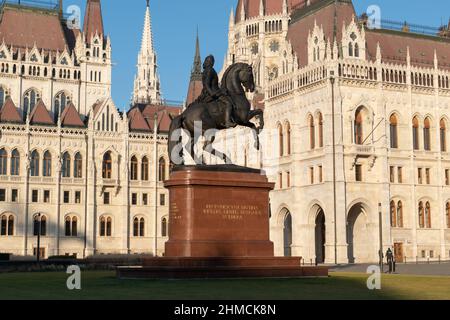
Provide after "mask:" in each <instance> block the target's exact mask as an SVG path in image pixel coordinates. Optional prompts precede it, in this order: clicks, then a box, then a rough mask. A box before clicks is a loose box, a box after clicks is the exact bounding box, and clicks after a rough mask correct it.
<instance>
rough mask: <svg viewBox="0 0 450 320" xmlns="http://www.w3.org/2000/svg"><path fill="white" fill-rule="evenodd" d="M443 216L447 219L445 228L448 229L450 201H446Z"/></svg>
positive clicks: (449, 224) (449, 223)
mask: <svg viewBox="0 0 450 320" xmlns="http://www.w3.org/2000/svg"><path fill="white" fill-rule="evenodd" d="M445 216H446V218H447V219H446V221H447V228H448V229H450V202H447V204H446V206H445Z"/></svg>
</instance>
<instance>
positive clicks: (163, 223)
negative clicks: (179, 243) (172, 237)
mask: <svg viewBox="0 0 450 320" xmlns="http://www.w3.org/2000/svg"><path fill="white" fill-rule="evenodd" d="M167 235H168V226H167V218H163V219H162V220H161V236H162V237H167Z"/></svg>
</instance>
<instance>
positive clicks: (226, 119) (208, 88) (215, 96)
mask: <svg viewBox="0 0 450 320" xmlns="http://www.w3.org/2000/svg"><path fill="white" fill-rule="evenodd" d="M214 62H215V60H214V56H212V55H209V56H208V57H206V59H205V62H204V63H203V75H202V82H203V90H202V93H201V95H200V96H199V97H198V98H197V100H196V101H195V102H196V103H211V102H214V101H219V100H220V101H222V102H223V104H224V105H225V110H223V119H221V120H222V121H221V123H219V124H220V125H221V126H223V127H225V128H234V127H236V125H237V124H236V123H235V121H234V120H233V101H232V100H231V98H230V97H229V96H228V95H227V94H226V93H225V92H224V91H223V90H222V89H220V88H219V78H218V76H217V72H216V70H214ZM211 109H212V108H210V111H212V110H211Z"/></svg>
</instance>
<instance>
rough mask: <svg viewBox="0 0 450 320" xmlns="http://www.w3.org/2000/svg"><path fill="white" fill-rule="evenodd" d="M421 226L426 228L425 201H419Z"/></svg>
mask: <svg viewBox="0 0 450 320" xmlns="http://www.w3.org/2000/svg"><path fill="white" fill-rule="evenodd" d="M419 227H420V228H422V229H423V228H425V208H424V206H423V202H422V201H421V202H419Z"/></svg>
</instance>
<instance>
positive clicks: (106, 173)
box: [102, 151, 112, 179]
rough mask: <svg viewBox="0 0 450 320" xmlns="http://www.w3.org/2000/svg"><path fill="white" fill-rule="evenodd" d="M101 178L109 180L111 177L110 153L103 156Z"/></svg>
mask: <svg viewBox="0 0 450 320" xmlns="http://www.w3.org/2000/svg"><path fill="white" fill-rule="evenodd" d="M102 177H103V179H111V177H112V158H111V152H110V151H108V152H106V153H105V154H104V155H103V163H102Z"/></svg>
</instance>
